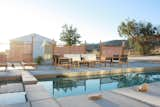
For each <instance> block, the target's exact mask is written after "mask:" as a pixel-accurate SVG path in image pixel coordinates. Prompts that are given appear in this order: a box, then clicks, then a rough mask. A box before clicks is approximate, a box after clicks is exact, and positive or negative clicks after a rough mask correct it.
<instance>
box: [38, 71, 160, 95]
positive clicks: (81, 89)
mask: <svg viewBox="0 0 160 107" xmlns="http://www.w3.org/2000/svg"><path fill="white" fill-rule="evenodd" d="M154 81H160V73H141V74H138V73H127V74H122V75H109V76H98V77H97V76H94V77H93V76H92V77H76V78H54V79H52V80H45V81H40V82H39V83H40V84H42V85H43V86H44V87H45V88H46V89H47V90H48V92H50V93H51V94H52V95H53V96H54V97H57V98H58V97H64V96H73V95H81V94H86V93H94V92H99V91H103V90H112V89H115V88H122V87H129V86H133V85H138V84H142V83H150V82H154Z"/></svg>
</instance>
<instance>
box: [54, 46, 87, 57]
mask: <svg viewBox="0 0 160 107" xmlns="http://www.w3.org/2000/svg"><path fill="white" fill-rule="evenodd" d="M84 53H86V47H85V45H80V46H62V47H58V46H55V47H54V49H53V54H54V55H61V56H63V55H64V54H84Z"/></svg>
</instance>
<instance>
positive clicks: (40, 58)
mask: <svg viewBox="0 0 160 107" xmlns="http://www.w3.org/2000/svg"><path fill="white" fill-rule="evenodd" d="M43 61H44V60H43V57H42V56H38V57H37V58H36V59H35V62H36V63H37V64H38V65H41V64H42V62H43Z"/></svg>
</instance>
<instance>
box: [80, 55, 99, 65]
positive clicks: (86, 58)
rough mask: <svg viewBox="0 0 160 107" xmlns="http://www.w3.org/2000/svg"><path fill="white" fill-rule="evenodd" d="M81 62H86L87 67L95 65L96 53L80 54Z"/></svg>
mask: <svg viewBox="0 0 160 107" xmlns="http://www.w3.org/2000/svg"><path fill="white" fill-rule="evenodd" d="M81 57H82V61H81V64H86V65H87V66H88V67H95V64H96V62H97V58H96V54H81Z"/></svg>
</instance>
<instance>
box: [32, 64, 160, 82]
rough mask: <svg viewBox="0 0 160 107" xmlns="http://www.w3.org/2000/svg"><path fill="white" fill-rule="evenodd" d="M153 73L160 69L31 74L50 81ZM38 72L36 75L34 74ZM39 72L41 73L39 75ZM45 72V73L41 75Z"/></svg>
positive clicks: (139, 68)
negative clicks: (62, 78)
mask: <svg viewBox="0 0 160 107" xmlns="http://www.w3.org/2000/svg"><path fill="white" fill-rule="evenodd" d="M151 71H153V72H154V71H156V72H157V71H159V72H160V67H159V66H156V67H135V68H125V69H124V68H117V69H113V70H111V71H109V70H101V71H84V72H58V73H57V72H47V73H45V71H33V72H32V71H31V74H32V75H33V76H35V77H36V78H37V79H49V78H56V77H79V76H95V75H114V74H122V73H132V72H133V73H142V72H151ZM34 72H36V73H34ZM38 72H39V73H38ZM41 72H44V73H41Z"/></svg>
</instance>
